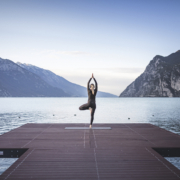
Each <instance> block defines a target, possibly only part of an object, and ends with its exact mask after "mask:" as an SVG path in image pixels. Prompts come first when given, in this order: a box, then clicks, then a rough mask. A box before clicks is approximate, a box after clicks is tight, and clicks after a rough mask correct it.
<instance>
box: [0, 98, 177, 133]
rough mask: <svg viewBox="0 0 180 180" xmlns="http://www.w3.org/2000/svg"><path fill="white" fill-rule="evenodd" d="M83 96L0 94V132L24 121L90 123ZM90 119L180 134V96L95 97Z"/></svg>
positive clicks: (97, 121)
mask: <svg viewBox="0 0 180 180" xmlns="http://www.w3.org/2000/svg"><path fill="white" fill-rule="evenodd" d="M86 102H87V98H0V134H3V133H5V132H8V131H10V130H11V129H14V128H17V127H19V126H21V125H23V124H26V123H90V112H89V111H88V110H86V111H80V110H79V106H80V105H82V104H84V103H86ZM96 105H97V108H96V111H95V118H94V123H151V124H154V125H157V126H159V127H161V128H164V129H167V130H169V131H172V132H174V133H177V134H180V110H179V108H180V98H97V99H96Z"/></svg>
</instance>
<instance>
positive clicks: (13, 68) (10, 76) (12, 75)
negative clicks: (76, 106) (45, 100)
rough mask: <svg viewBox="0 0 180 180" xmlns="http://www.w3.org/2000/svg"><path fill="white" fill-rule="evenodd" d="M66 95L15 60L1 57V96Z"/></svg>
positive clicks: (66, 94)
mask: <svg viewBox="0 0 180 180" xmlns="http://www.w3.org/2000/svg"><path fill="white" fill-rule="evenodd" d="M62 96H63V97H64V96H70V95H69V94H68V93H65V92H64V91H63V90H62V89H59V88H55V87H52V86H50V85H49V84H48V83H46V82H45V81H44V80H42V79H41V78H40V77H39V76H37V75H36V74H34V73H32V72H30V71H28V70H26V69H24V68H22V67H21V66H19V65H17V64H16V63H14V62H13V61H10V60H8V59H2V58H0V97H62Z"/></svg>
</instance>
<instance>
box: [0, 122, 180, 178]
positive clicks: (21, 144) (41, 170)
mask: <svg viewBox="0 0 180 180" xmlns="http://www.w3.org/2000/svg"><path fill="white" fill-rule="evenodd" d="M66 127H76V128H74V129H71V130H67V129H65V128H66ZM78 127H82V128H84V129H81V130H79V129H77V128H78ZM93 127H94V128H96V130H95V129H89V125H88V124H83V123H79V124H68V123H64V124H25V125H23V126H21V127H19V128H17V129H14V130H12V131H10V132H8V133H5V134H3V135H1V136H0V149H2V148H28V150H27V151H26V152H25V153H24V154H23V155H22V156H21V157H20V158H19V159H18V160H17V161H16V162H15V163H14V164H13V165H12V166H11V167H10V168H9V169H7V170H6V171H5V172H4V173H3V174H2V175H1V176H0V180H2V179H3V180H4V179H10V180H11V179H12V180H16V179H18V180H19V179H20V180H28V179H34V180H41V179H52V180H55V179H56V180H57V179H58V180H59V179H73V180H81V179H83V180H84V179H87V180H88V179H89V180H95V179H96V180H100V179H101V180H102V179H103V180H110V179H111V180H112V179H113V180H116V179H118V180H121V179H122V180H152V179H153V180H165V179H166V180H176V179H180V170H179V169H177V168H176V167H174V166H173V165H172V164H171V163H169V162H168V161H167V160H166V159H165V158H163V157H162V156H161V155H160V154H158V153H157V152H156V151H155V150H154V149H153V148H158V147H161V148H163V147H171V148H172V147H176V148H180V136H179V135H176V134H173V133H171V132H168V131H166V130H163V129H161V128H159V127H157V126H154V125H151V124H143V123H140V124H137V123H136V124H93ZM102 127H103V128H106V127H111V131H109V129H100V128H102ZM97 129H98V130H97ZM176 153H177V151H176Z"/></svg>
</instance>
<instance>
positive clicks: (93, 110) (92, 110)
mask: <svg viewBox="0 0 180 180" xmlns="http://www.w3.org/2000/svg"><path fill="white" fill-rule="evenodd" d="M95 110H96V104H94V106H93V107H91V122H90V125H92V123H93V120H94V113H95Z"/></svg>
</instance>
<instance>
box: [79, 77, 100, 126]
mask: <svg viewBox="0 0 180 180" xmlns="http://www.w3.org/2000/svg"><path fill="white" fill-rule="evenodd" d="M92 78H93V79H94V81H95V85H96V87H95V88H94V84H91V85H90V88H89V83H90V81H91V79H92ZM87 91H88V103H86V104H83V105H82V106H80V107H79V110H88V109H89V110H90V112H91V121H90V126H89V127H90V128H91V127H92V123H93V120H94V112H95V110H96V99H95V98H96V94H97V91H98V84H97V81H96V79H95V78H94V76H93V74H92V77H91V78H90V79H89V81H88V83H87Z"/></svg>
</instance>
